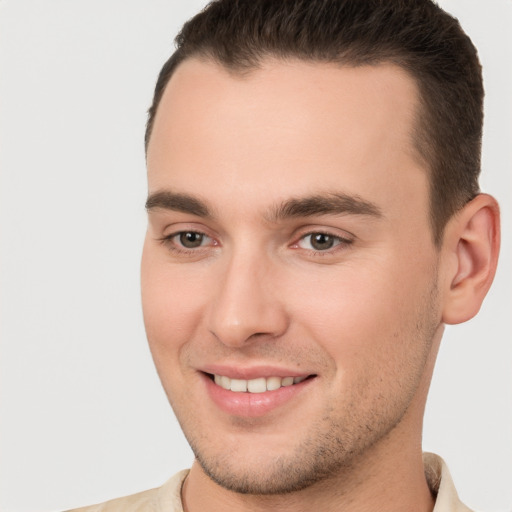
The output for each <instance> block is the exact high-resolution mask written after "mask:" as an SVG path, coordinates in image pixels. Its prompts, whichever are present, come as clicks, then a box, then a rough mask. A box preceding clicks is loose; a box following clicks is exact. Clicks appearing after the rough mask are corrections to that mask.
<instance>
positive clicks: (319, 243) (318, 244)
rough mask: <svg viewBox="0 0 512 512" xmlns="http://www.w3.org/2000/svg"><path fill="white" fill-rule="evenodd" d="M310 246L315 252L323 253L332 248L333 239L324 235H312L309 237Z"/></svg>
mask: <svg viewBox="0 0 512 512" xmlns="http://www.w3.org/2000/svg"><path fill="white" fill-rule="evenodd" d="M309 237H310V244H311V247H312V248H313V249H315V251H325V250H327V249H331V248H332V247H334V243H335V241H336V239H335V237H333V236H331V235H326V234H325V233H312V234H311V235H309Z"/></svg>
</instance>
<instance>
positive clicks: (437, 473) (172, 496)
mask: <svg viewBox="0 0 512 512" xmlns="http://www.w3.org/2000/svg"><path fill="white" fill-rule="evenodd" d="M423 463H424V466H425V475H426V476H427V480H428V484H429V486H430V489H431V490H432V493H433V494H434V496H436V495H437V498H436V505H435V507H434V510H433V512H471V510H470V509H469V508H468V507H466V506H465V505H464V504H463V503H461V501H460V500H459V497H458V495H457V491H456V490H455V487H454V485H453V481H452V478H451V476H450V472H449V471H448V468H447V467H446V464H445V463H444V461H443V459H441V457H438V456H437V455H434V454H433V453H425V454H423ZM187 474H188V470H183V471H180V472H179V473H176V474H175V475H174V476H173V477H172V478H171V479H170V480H168V481H167V482H166V483H165V484H164V485H162V487H157V488H156V489H150V490H149V491H143V492H139V493H137V494H132V495H131V496H126V497H124V498H118V499H115V500H111V501H107V502H105V503H101V504H99V505H93V506H91V507H83V508H77V509H74V510H72V511H68V512H183V505H182V503H181V486H182V485H183V481H184V480H185V478H186V476H187Z"/></svg>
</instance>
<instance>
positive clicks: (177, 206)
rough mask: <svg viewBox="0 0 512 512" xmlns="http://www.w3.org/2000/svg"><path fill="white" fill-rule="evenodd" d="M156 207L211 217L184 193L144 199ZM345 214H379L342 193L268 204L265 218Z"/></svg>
mask: <svg viewBox="0 0 512 512" xmlns="http://www.w3.org/2000/svg"><path fill="white" fill-rule="evenodd" d="M158 208H162V209H165V210H172V211H178V212H182V213H188V214H191V215H196V216H198V217H204V218H213V214H212V212H211V210H210V209H209V208H208V205H207V204H206V203H205V202H204V201H202V200H201V199H199V198H197V197H194V196H192V195H189V194H185V193H177V192H171V191H167V190H163V191H158V192H155V193H153V194H150V195H149V197H148V199H147V201H146V210H148V211H151V210H155V209H158ZM347 214H348V215H362V216H369V217H374V218H382V217H383V214H382V211H381V209H380V208H379V207H378V206H377V205H376V204H374V203H372V202H370V201H367V200H365V199H362V198H361V197H359V196H357V195H349V194H344V193H328V194H325V195H324V194H317V195H312V196H305V197H296V198H291V199H288V200H286V201H283V202H282V203H279V204H277V205H276V206H274V207H272V208H271V209H270V210H269V214H267V215H266V216H265V217H266V218H267V219H268V220H269V221H270V222H278V221H280V220H285V219H290V218H299V217H313V216H316V215H347Z"/></svg>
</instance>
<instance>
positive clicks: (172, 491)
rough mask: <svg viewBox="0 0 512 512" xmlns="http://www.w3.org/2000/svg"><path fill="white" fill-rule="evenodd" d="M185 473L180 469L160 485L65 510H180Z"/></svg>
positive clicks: (111, 511)
mask: <svg viewBox="0 0 512 512" xmlns="http://www.w3.org/2000/svg"><path fill="white" fill-rule="evenodd" d="M187 474H188V470H184V471H180V472H179V473H176V474H175V475H174V476H173V477H172V478H171V479H170V480H168V481H167V482H166V483H165V484H164V485H162V486H161V487H156V488H155V489H149V490H147V491H142V492H139V493H137V494H131V495H130V496H124V497H122V498H116V499H113V500H109V501H106V502H104V503H99V504H97V505H91V506H88V507H81V508H75V509H73V510H68V511H67V512H121V511H122V512H164V511H165V512H182V510H183V507H182V504H181V486H182V484H183V481H184V480H185V478H186V476H187Z"/></svg>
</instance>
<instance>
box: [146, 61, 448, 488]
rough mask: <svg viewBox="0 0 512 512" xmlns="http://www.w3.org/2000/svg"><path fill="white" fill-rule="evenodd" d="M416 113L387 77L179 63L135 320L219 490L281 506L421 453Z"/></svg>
mask: <svg viewBox="0 0 512 512" xmlns="http://www.w3.org/2000/svg"><path fill="white" fill-rule="evenodd" d="M416 105H417V90H416V86H415V84H414V82H413V80H412V79H411V78H410V77H409V76H408V75H407V74H405V73H404V72H403V71H401V70H400V69H398V68H396V67H394V66H392V65H380V66H372V67H358V68H350V67H339V66H338V67H337V66H334V65H326V64H308V63H303V62H291V63H290V62H289V63H283V62H280V61H270V60H269V61H267V62H266V63H264V66H263V67H262V68H261V69H259V70H256V71H252V72H251V73H249V74H246V75H245V76H239V75H235V74H230V73H228V72H227V71H226V70H225V69H223V68H222V67H219V66H218V65H216V64H213V63H207V62H200V61H198V60H189V61H186V62H185V63H183V64H182V65H181V66H180V67H179V68H178V70H177V71H176V74H175V75H174V76H173V78H172V79H171V81H170V83H169V85H168V86H167V89H166V92H165V94H164V97H163V100H162V103H161V104H160V107H159V110H158V114H157V117H156V121H155V125H154V129H153V134H152V138H151V142H150V145H149V149H148V179H149V194H150V200H149V203H148V205H149V227H148V233H147V237H146V242H145V246H144V255H143V262H142V293H143V307H144V318H145V323H146V330H147V334H148V339H149V343H150V347H151V351H152V354H153V357H154V360H155V363H156V367H157V370H158V373H159V375H160V378H161V380H162V383H163V386H164V388H165V391H166V393H167V395H168V397H169V400H170V402H171V404H172V406H173V408H174V411H175V413H176V415H177V417H178V419H179V421H180V423H181V426H182V428H183V430H184V433H185V435H186V436H187V438H188V440H189V442H190V444H191V446H192V448H193V450H194V452H195V454H196V457H197V459H198V460H199V462H200V465H201V468H202V470H203V471H205V472H206V473H207V474H208V475H210V476H211V477H212V478H213V480H215V481H216V482H217V483H220V484H221V485H223V486H225V487H227V488H230V489H233V490H236V491H239V492H251V493H276V492H286V491H290V490H294V489H299V488H303V487H305V486H307V485H309V484H311V483H313V482H315V481H317V480H319V479H322V478H327V477H329V476H333V475H336V474H340V472H341V471H342V470H344V469H346V468H350V467H353V466H354V465H356V464H358V463H360V462H361V461H362V460H363V459H364V458H365V457H367V456H368V454H370V453H371V452H372V451H373V452H374V453H375V450H378V449H380V448H379V447H381V448H382V447H383V446H385V445H386V446H388V447H389V446H394V448H395V449H399V448H400V447H401V448H403V449H405V448H404V446H406V445H407V444H408V443H409V444H410V442H411V440H417V439H419V435H420V430H421V414H422V410H423V405H424V401H425V396H426V389H427V387H428V381H429V377H430V372H431V366H432V360H433V358H434V357H435V354H434V352H435V347H436V345H437V344H436V343H435V342H434V341H435V340H438V339H439V337H440V331H441V328H440V318H441V313H440V307H439V305H438V300H437V295H436V291H437V289H436V282H437V281H436V280H437V274H436V273H437V263H438V253H437V251H436V250H435V248H434V246H433V244H432V235H431V231H430V228H429V221H428V204H429V201H428V175H427V172H426V171H425V170H424V169H423V168H422V165H421V163H420V162H419V159H418V158H417V156H416V152H415V150H414V145H413V141H412V133H413V126H414V116H415V114H416ZM215 376H216V377H215ZM293 378H295V382H296V383H295V384H293V385H288V384H290V382H291V381H293ZM247 386H248V387H249V390H248V391H243V390H245V389H246V387H247ZM225 388H229V389H225ZM240 389H242V391H239V390H240Z"/></svg>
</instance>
